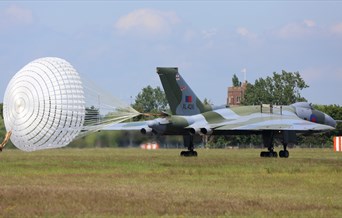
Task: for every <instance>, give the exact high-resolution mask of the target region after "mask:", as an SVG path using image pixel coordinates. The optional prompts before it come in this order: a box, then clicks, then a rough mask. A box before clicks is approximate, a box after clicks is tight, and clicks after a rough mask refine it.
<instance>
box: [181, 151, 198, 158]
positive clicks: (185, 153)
mask: <svg viewBox="0 0 342 218" xmlns="http://www.w3.org/2000/svg"><path fill="white" fill-rule="evenodd" d="M180 156H181V157H197V152H196V151H182V152H181V153H180Z"/></svg>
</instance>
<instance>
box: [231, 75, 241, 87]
mask: <svg viewBox="0 0 342 218" xmlns="http://www.w3.org/2000/svg"><path fill="white" fill-rule="evenodd" d="M232 82H233V86H234V87H238V86H240V84H241V83H240V81H239V78H238V77H237V76H236V74H235V73H234V75H233V78H232Z"/></svg>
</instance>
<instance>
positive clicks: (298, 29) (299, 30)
mask: <svg viewBox="0 0 342 218" xmlns="http://www.w3.org/2000/svg"><path fill="white" fill-rule="evenodd" d="M315 27H316V22H315V21H313V20H304V21H303V22H297V23H289V24H286V25H285V26H283V27H282V28H280V30H278V31H277V35H278V36H279V37H281V38H302V37H307V36H310V35H312V34H313V33H314V29H315Z"/></svg>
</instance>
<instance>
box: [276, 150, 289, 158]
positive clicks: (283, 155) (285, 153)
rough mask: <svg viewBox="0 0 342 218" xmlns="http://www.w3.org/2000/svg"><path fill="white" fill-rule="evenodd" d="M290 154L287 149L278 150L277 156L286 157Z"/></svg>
mask: <svg viewBox="0 0 342 218" xmlns="http://www.w3.org/2000/svg"><path fill="white" fill-rule="evenodd" d="M289 156H290V153H289V151H288V150H281V151H279V157H281V158H288V157H289Z"/></svg>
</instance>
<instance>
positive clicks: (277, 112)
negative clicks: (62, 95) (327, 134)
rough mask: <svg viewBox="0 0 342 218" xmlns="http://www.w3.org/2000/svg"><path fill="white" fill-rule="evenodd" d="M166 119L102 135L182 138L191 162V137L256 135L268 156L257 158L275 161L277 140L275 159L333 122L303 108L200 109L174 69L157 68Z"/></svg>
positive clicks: (118, 126)
mask: <svg viewBox="0 0 342 218" xmlns="http://www.w3.org/2000/svg"><path fill="white" fill-rule="evenodd" d="M157 73H158V75H159V77H160V80H161V82H162V85H163V88H164V91H165V94H166V98H167V100H168V102H169V106H170V109H171V114H168V113H163V115H164V116H163V117H160V118H157V119H153V120H149V121H143V122H130V123H120V124H114V125H111V126H108V127H106V128H105V129H104V130H140V132H141V133H142V134H159V135H183V140H184V146H185V147H187V149H188V150H187V151H182V152H181V156H197V152H196V151H194V143H193V138H194V135H196V134H200V135H242V134H243V135H249V134H259V135H262V139H263V144H264V146H265V147H267V148H268V151H263V152H261V153H260V156H261V157H277V156H278V154H277V152H275V151H274V144H273V143H274V139H275V138H279V139H280V141H281V142H282V144H283V150H281V151H280V152H279V157H284V158H287V157H289V152H288V150H287V145H288V144H289V143H290V142H294V141H295V140H296V134H297V133H316V132H323V131H329V130H333V129H335V126H336V121H335V120H334V119H333V118H331V117H330V116H329V115H327V114H325V113H323V112H321V111H318V110H315V109H314V108H312V106H311V104H309V103H307V102H298V103H295V104H292V105H289V106H272V105H257V106H240V107H229V106H221V107H212V106H209V105H204V104H203V103H202V102H201V101H200V100H199V99H198V98H197V96H196V95H195V93H194V92H193V91H192V89H191V88H190V86H188V84H187V83H186V82H185V80H184V79H183V78H182V76H181V75H180V74H179V73H178V68H162V67H158V68H157Z"/></svg>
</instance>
